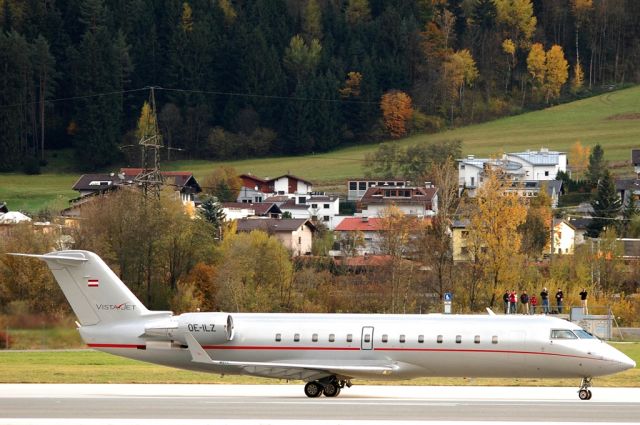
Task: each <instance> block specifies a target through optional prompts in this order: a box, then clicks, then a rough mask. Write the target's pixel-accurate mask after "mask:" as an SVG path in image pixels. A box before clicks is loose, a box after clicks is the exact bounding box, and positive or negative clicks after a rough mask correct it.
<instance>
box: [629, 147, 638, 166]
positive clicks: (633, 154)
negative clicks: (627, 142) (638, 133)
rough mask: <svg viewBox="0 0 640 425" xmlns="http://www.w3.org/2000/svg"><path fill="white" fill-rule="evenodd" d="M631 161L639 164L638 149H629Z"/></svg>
mask: <svg viewBox="0 0 640 425" xmlns="http://www.w3.org/2000/svg"><path fill="white" fill-rule="evenodd" d="M631 163H632V164H633V165H640V149H631Z"/></svg>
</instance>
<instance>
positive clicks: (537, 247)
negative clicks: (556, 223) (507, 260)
mask: <svg viewBox="0 0 640 425" xmlns="http://www.w3.org/2000/svg"><path fill="white" fill-rule="evenodd" d="M552 222H553V215H552V211H551V197H550V196H549V194H548V193H547V186H546V185H543V186H542V187H541V188H540V192H538V195H537V196H536V197H534V198H531V200H530V201H529V207H528V208H527V215H526V218H525V221H524V222H523V223H522V224H520V226H518V232H520V235H521V242H520V252H521V253H523V254H525V255H526V256H527V257H528V258H530V259H534V260H535V259H538V258H540V257H542V254H543V251H544V249H545V247H547V246H548V244H549V234H550V232H551V226H552Z"/></svg>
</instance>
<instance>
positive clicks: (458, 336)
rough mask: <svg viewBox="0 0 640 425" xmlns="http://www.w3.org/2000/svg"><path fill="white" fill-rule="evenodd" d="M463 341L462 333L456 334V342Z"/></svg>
mask: <svg viewBox="0 0 640 425" xmlns="http://www.w3.org/2000/svg"><path fill="white" fill-rule="evenodd" d="M461 342H462V335H456V344H460V343H461Z"/></svg>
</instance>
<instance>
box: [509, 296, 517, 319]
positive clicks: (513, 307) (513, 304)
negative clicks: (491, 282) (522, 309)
mask: <svg viewBox="0 0 640 425" xmlns="http://www.w3.org/2000/svg"><path fill="white" fill-rule="evenodd" d="M509 307H510V311H509V313H510V314H516V313H517V312H518V294H516V291H511V293H510V294H509Z"/></svg>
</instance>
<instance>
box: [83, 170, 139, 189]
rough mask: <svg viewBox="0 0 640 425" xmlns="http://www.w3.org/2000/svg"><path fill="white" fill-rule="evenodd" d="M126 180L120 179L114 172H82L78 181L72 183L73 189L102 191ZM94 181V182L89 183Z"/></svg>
mask: <svg viewBox="0 0 640 425" xmlns="http://www.w3.org/2000/svg"><path fill="white" fill-rule="evenodd" d="M96 182H104V184H95V183H96ZM125 182H127V179H126V178H125V179H121V178H120V177H118V176H117V175H115V174H108V173H101V174H83V175H81V176H80V178H79V179H78V181H76V183H75V184H74V185H73V187H72V189H73V190H78V191H80V190H93V191H98V192H99V191H104V190H108V189H111V188H112V187H113V186H115V185H116V184H123V183H125ZM91 183H94V184H91Z"/></svg>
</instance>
